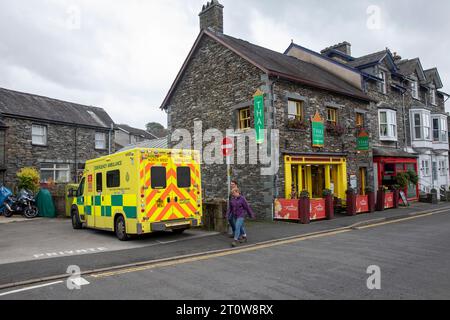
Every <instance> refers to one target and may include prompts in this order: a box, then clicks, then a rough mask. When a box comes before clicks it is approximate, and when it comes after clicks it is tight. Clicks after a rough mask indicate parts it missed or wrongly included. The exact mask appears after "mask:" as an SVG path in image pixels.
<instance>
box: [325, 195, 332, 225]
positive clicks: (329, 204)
mask: <svg viewBox="0 0 450 320" xmlns="http://www.w3.org/2000/svg"><path fill="white" fill-rule="evenodd" d="M325 211H326V214H327V220H332V219H334V199H333V196H332V195H328V196H326V197H325Z"/></svg>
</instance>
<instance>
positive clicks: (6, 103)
mask: <svg viewBox="0 0 450 320" xmlns="http://www.w3.org/2000/svg"><path fill="white" fill-rule="evenodd" d="M0 114H1V115H4V116H11V117H21V118H28V119H36V120H44V121H49V122H55V123H67V124H71V125H74V124H75V125H81V126H89V127H96V128H108V129H109V128H111V125H112V124H113V123H114V122H113V120H112V119H111V117H110V116H109V115H108V114H107V113H106V111H105V110H103V109H102V108H97V107H92V106H84V105H80V104H77V103H72V102H67V101H61V100H56V99H52V98H47V97H42V96H38V95H34V94H29V93H23V92H17V91H12V90H8V89H4V88H0Z"/></svg>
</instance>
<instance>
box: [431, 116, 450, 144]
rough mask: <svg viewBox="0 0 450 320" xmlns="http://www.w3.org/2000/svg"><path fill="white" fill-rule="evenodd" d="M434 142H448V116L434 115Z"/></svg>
mask: <svg viewBox="0 0 450 320" xmlns="http://www.w3.org/2000/svg"><path fill="white" fill-rule="evenodd" d="M433 142H443V143H447V142H448V128H447V117H445V116H438V117H435V116H434V117H433Z"/></svg>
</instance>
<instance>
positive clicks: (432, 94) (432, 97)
mask: <svg viewBox="0 0 450 320" xmlns="http://www.w3.org/2000/svg"><path fill="white" fill-rule="evenodd" d="M430 100H431V104H432V105H433V106H435V105H436V89H435V88H434V87H432V88H431V89H430Z"/></svg>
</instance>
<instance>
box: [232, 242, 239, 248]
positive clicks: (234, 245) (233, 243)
mask: <svg viewBox="0 0 450 320" xmlns="http://www.w3.org/2000/svg"><path fill="white" fill-rule="evenodd" d="M238 245H239V244H238V242H237V241H233V242H232V243H231V246H232V247H233V248H236V247H237V246H238Z"/></svg>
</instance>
